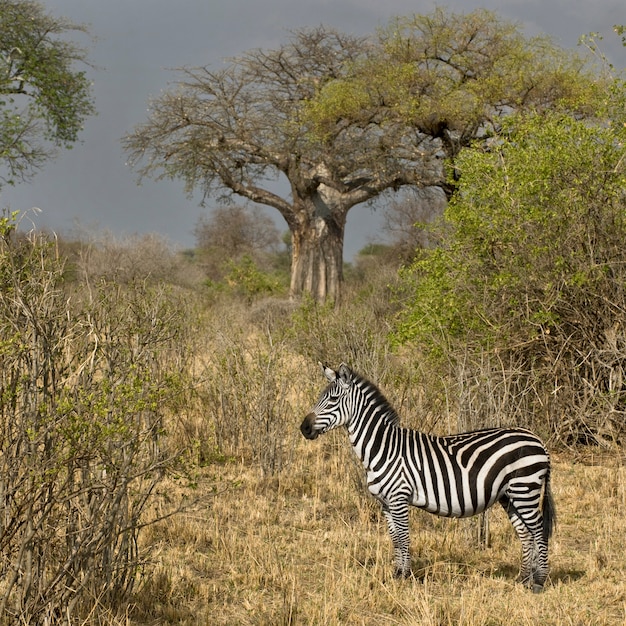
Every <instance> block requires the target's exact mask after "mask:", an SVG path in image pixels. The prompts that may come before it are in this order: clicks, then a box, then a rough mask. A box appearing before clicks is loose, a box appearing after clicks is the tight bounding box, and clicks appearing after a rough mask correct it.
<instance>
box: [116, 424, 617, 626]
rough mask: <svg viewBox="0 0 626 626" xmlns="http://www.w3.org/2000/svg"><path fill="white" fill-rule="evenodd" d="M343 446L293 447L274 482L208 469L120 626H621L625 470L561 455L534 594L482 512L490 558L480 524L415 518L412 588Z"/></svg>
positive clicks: (503, 533)
mask: <svg viewBox="0 0 626 626" xmlns="http://www.w3.org/2000/svg"><path fill="white" fill-rule="evenodd" d="M297 422H298V416H294V417H293V423H292V426H293V429H294V430H295V429H296V428H297ZM342 434H343V433H338V434H337V435H329V436H327V440H326V441H323V442H322V441H319V440H318V441H317V442H314V443H312V444H309V443H307V442H304V441H302V442H299V441H296V442H294V459H295V460H294V462H293V463H292V464H291V465H290V467H289V469H288V470H286V471H285V472H284V473H283V474H281V475H280V476H278V477H275V478H273V479H264V478H263V477H262V476H261V475H260V474H259V472H258V471H255V469H254V468H250V467H249V466H245V465H242V464H241V463H239V462H237V461H236V460H231V461H227V462H222V463H219V464H214V465H211V467H207V468H205V469H203V470H202V471H201V472H200V473H199V475H198V483H197V492H198V493H197V495H198V496H200V499H201V501H202V504H201V505H199V506H198V507H196V508H195V510H193V511H188V512H187V513H185V514H181V515H178V516H176V517H173V518H170V519H169V520H167V521H164V522H162V523H160V524H159V525H158V526H155V527H153V528H152V529H151V530H150V532H149V533H148V534H147V535H146V537H145V538H144V539H145V540H146V541H149V542H151V543H152V544H154V545H155V546H157V548H158V549H157V551H156V553H155V555H156V561H155V570H154V576H153V577H152V579H151V580H150V581H149V582H148V583H147V585H146V587H145V588H144V589H143V590H142V591H141V592H140V593H139V595H138V597H137V605H136V608H135V609H134V610H133V611H132V613H131V616H130V617H129V622H128V623H130V624H181V625H183V624H185V625H193V624H216V625H217V624H220V625H222V624H223V625H231V624H233V625H234V624H251V625H252V624H254V625H262V624H267V625H270V624H272V625H273V624H355V625H357V624H358V625H376V624H426V625H442V624H465V625H472V626H473V625H486V624H520V625H521V624H539V623H542V624H576V625H578V624H598V625H600V624H623V623H625V622H626V585H625V581H626V559H625V557H624V555H625V554H626V516H625V513H626V470H625V468H624V466H623V463H622V461H623V459H622V460H621V461H618V460H617V459H616V458H615V457H611V458H607V457H606V456H602V457H599V458H596V457H594V456H593V455H591V454H585V455H583V456H580V457H577V456H574V455H572V454H557V455H555V458H554V479H553V485H554V487H553V489H554V496H555V500H556V503H557V507H558V508H557V513H558V526H557V532H556V534H555V536H554V538H553V540H552V542H551V547H550V565H551V573H550V579H549V581H548V583H547V584H546V589H545V592H544V593H543V594H542V595H533V594H531V593H530V592H528V591H527V590H526V589H524V588H523V587H522V586H521V585H519V584H516V583H515V582H514V579H515V576H516V574H517V568H518V565H519V558H520V546H519V542H518V540H517V537H516V536H515V534H514V532H513V529H512V527H511V525H510V524H509V522H508V520H507V519H506V516H505V515H504V512H503V511H501V510H500V509H493V510H492V512H491V513H490V517H489V527H490V544H489V547H481V546H480V545H479V543H478V540H477V530H478V518H474V519H472V520H447V519H441V518H437V517H435V516H431V515H429V514H428V513H425V512H422V511H412V513H411V532H412V564H413V569H414V572H415V574H416V578H417V579H416V580H413V579H411V580H395V579H393V577H392V576H391V572H392V551H391V542H390V540H389V537H388V534H387V530H386V526H385V523H384V520H383V519H382V516H381V515H380V513H379V508H378V505H377V504H376V503H375V502H373V501H372V500H371V499H370V498H369V497H368V496H367V495H366V494H365V493H364V491H363V490H362V489H361V488H360V486H359V484H358V482H359V473H358V471H357V468H356V464H355V463H354V462H353V460H352V459H351V458H350V456H349V455H348V453H350V454H351V450H348V449H347V446H348V443H347V441H346V440H345V439H346V438H345V437H342V436H341V435H342ZM172 490H173V491H172V492H173V493H176V490H177V488H176V487H174V486H173V487H172Z"/></svg>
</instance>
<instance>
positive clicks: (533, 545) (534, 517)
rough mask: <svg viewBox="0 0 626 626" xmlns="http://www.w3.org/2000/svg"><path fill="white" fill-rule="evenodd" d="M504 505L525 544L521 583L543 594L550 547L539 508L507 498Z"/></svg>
mask: <svg viewBox="0 0 626 626" xmlns="http://www.w3.org/2000/svg"><path fill="white" fill-rule="evenodd" d="M500 504H501V505H502V507H503V508H504V510H505V511H506V513H507V515H508V516H509V519H510V520H511V524H512V525H513V528H514V529H515V532H516V533H517V536H518V537H519V539H520V542H521V544H522V564H521V567H520V573H519V576H518V577H517V580H518V582H521V583H522V584H523V585H524V586H526V587H528V588H529V589H532V591H533V592H534V593H540V592H541V591H543V585H544V583H545V582H546V579H547V578H548V545H547V543H546V541H545V539H544V538H543V533H542V517H541V512H540V511H539V507H538V506H536V507H533V506H529V503H528V501H527V500H524V501H522V502H517V501H514V500H512V499H510V498H509V497H507V496H503V497H502V498H501V499H500Z"/></svg>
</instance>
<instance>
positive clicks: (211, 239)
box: [194, 205, 280, 280]
mask: <svg viewBox="0 0 626 626" xmlns="http://www.w3.org/2000/svg"><path fill="white" fill-rule="evenodd" d="M194 235H195V237H196V244H197V249H198V252H199V253H200V258H201V262H202V264H203V265H204V267H205V269H206V272H207V274H208V276H209V278H210V279H211V280H221V279H223V277H224V275H225V274H226V273H227V272H228V269H229V268H230V267H231V266H232V263H233V262H235V263H237V262H238V261H240V260H241V259H242V257H244V256H247V257H249V258H250V259H251V260H253V261H254V262H255V263H257V264H258V265H259V266H261V267H263V266H266V267H267V262H268V258H267V257H268V254H272V253H276V251H277V249H278V245H279V243H280V234H279V232H278V229H277V228H276V225H275V224H274V222H273V221H272V219H271V218H270V217H269V216H268V215H266V214H265V213H263V211H262V210H261V208H260V207H258V206H256V207H248V206H238V205H229V206H221V207H217V208H215V209H213V211H211V214H210V215H209V216H207V217H201V218H200V220H198V223H197V224H196V227H195V229H194Z"/></svg>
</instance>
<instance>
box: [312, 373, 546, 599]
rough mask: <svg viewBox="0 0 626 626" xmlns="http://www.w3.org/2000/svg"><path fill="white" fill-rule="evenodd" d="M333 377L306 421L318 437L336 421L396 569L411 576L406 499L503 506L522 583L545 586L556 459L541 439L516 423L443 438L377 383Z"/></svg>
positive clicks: (475, 507) (479, 508)
mask: <svg viewBox="0 0 626 626" xmlns="http://www.w3.org/2000/svg"><path fill="white" fill-rule="evenodd" d="M323 370H324V373H325V375H326V377H327V378H328V380H329V381H330V384H329V385H328V386H327V388H326V389H325V390H324V392H323V393H322V395H321V396H320V398H319V400H318V402H317V404H316V405H315V407H314V408H313V409H312V411H311V412H310V413H309V414H308V415H307V416H306V417H305V419H304V421H303V422H302V424H301V426H300V430H301V432H302V434H303V435H304V436H305V437H306V438H307V439H315V438H317V437H318V436H319V435H320V434H322V433H325V432H327V431H329V430H331V429H333V428H336V427H338V426H344V427H345V428H346V429H347V431H348V436H349V439H350V442H351V444H352V446H353V448H354V450H355V452H356V454H357V456H358V457H359V459H360V460H361V461H362V463H363V465H364V467H365V470H366V472H367V485H368V490H369V491H370V493H371V494H372V495H373V496H374V497H375V498H376V499H377V500H378V501H379V502H380V504H381V506H382V510H383V513H384V515H385V518H386V520H387V524H388V527H389V532H390V535H391V539H392V542H393V546H394V553H395V562H396V570H395V574H396V575H397V576H408V575H410V571H411V570H410V555H409V522H408V511H409V506H415V507H417V508H420V509H424V510H425V511H428V512H430V513H433V514H435V515H441V516H445V517H469V516H472V515H476V514H478V513H481V512H483V511H485V510H486V509H488V508H489V507H491V506H493V505H494V504H495V503H499V504H500V505H501V506H502V507H503V508H504V510H505V511H506V513H507V515H508V517H509V519H510V520H511V523H512V525H513V527H514V529H515V531H516V532H517V535H518V537H519V538H520V541H521V544H522V566H521V569H520V575H519V580H520V581H521V582H523V583H524V584H525V585H526V586H528V587H529V588H531V589H533V590H534V591H541V590H542V588H543V585H544V583H545V581H546V578H547V575H548V539H549V538H550V535H551V534H552V530H553V526H554V523H555V520H556V517H555V510H554V503H553V500H552V495H551V491H550V459H549V456H548V453H547V452H546V449H545V447H544V445H543V444H542V442H541V440H540V439H539V438H538V437H537V436H536V435H534V434H532V433H531V432H529V431H527V430H524V429H520V428H490V429H484V430H479V431H474V432H469V433H462V434H458V435H449V436H446V437H436V436H433V435H427V434H425V433H422V432H419V431H417V430H412V429H408V428H402V427H400V425H399V417H398V414H397V413H396V412H395V410H394V409H393V407H392V406H391V405H390V404H389V402H388V401H387V400H386V398H385V397H384V396H383V394H382V393H381V392H380V391H379V389H378V388H377V387H376V386H375V385H374V384H373V383H371V382H369V381H368V380H366V379H365V378H363V377H362V376H359V375H358V374H356V373H355V372H353V371H352V370H351V369H350V368H348V367H347V366H346V365H344V364H342V365H341V366H340V367H339V369H338V370H337V371H334V370H333V369H331V368H329V367H323Z"/></svg>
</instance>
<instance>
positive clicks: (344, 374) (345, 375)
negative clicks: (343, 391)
mask: <svg viewBox="0 0 626 626" xmlns="http://www.w3.org/2000/svg"><path fill="white" fill-rule="evenodd" d="M337 373H338V374H339V378H340V379H341V380H342V381H343V382H345V383H349V382H350V381H351V380H352V370H351V369H350V368H349V367H348V366H347V365H346V364H345V363H342V364H341V365H340V366H339V371H338V372H337Z"/></svg>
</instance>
